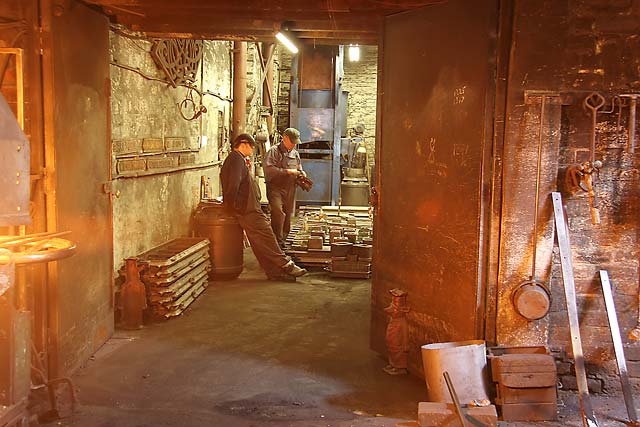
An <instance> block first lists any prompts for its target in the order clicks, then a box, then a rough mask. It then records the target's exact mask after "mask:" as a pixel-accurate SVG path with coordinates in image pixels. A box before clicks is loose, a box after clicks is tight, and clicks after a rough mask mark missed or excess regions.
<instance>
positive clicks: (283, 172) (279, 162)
mask: <svg viewBox="0 0 640 427" xmlns="http://www.w3.org/2000/svg"><path fill="white" fill-rule="evenodd" d="M262 166H263V169H264V178H265V181H266V183H267V187H269V188H281V189H284V190H292V189H294V188H295V182H296V177H295V176H294V175H289V174H288V173H287V169H298V170H302V161H301V160H300V154H299V153H298V150H296V148H295V147H293V148H292V149H291V151H287V149H286V148H285V146H284V143H282V142H281V143H280V144H278V145H274V146H273V147H271V148H269V151H267V154H266V155H265V156H264V161H263V162H262Z"/></svg>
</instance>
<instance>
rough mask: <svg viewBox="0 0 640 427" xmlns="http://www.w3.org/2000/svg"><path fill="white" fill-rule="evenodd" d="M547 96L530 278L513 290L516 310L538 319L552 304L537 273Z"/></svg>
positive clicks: (540, 132)
mask: <svg viewBox="0 0 640 427" xmlns="http://www.w3.org/2000/svg"><path fill="white" fill-rule="evenodd" d="M546 105H547V97H546V96H545V95H542V96H541V100H540V125H539V128H538V162H537V166H536V189H535V202H534V205H533V232H532V237H531V246H532V247H533V250H532V255H531V257H532V261H531V276H530V277H529V280H525V281H524V282H522V283H520V284H519V285H518V286H517V287H516V288H515V289H514V291H513V294H512V301H513V305H514V307H515V309H516V311H517V312H518V313H519V314H520V315H521V316H523V317H524V318H526V319H527V320H538V319H541V318H543V317H544V316H546V315H547V313H548V312H549V308H550V306H551V292H550V291H549V288H548V287H547V284H546V282H545V281H544V280H541V279H539V278H538V277H537V275H536V260H537V257H538V210H539V206H540V175H541V172H542V141H543V139H544V113H545V108H546Z"/></svg>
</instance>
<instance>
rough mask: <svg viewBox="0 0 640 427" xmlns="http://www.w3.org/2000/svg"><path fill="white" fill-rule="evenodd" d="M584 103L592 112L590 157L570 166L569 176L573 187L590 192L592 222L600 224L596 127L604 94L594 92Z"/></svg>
mask: <svg viewBox="0 0 640 427" xmlns="http://www.w3.org/2000/svg"><path fill="white" fill-rule="evenodd" d="M582 105H583V107H584V108H585V109H587V110H589V112H590V113H591V138H590V140H591V141H590V148H589V151H590V158H589V161H586V162H584V163H582V164H580V165H574V166H570V167H569V168H568V169H567V178H568V180H569V183H570V185H571V186H572V187H573V188H580V189H581V190H583V191H585V192H587V193H588V194H589V207H590V209H591V223H592V224H594V225H597V224H600V210H599V208H598V199H597V197H596V191H595V189H594V183H595V179H594V176H597V175H598V172H599V171H600V168H601V167H602V162H601V161H600V160H596V127H597V116H598V110H600V109H601V108H602V107H603V106H604V105H605V99H604V96H602V95H600V94H599V93H598V92H592V93H591V94H590V95H589V96H587V97H586V98H585V99H584V101H583V102H582Z"/></svg>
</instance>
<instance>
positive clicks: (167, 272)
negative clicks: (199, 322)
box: [138, 237, 211, 318]
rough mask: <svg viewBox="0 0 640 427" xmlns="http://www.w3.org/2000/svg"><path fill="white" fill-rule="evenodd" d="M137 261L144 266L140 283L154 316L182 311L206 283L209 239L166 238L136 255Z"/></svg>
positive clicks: (170, 315)
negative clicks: (158, 244)
mask: <svg viewBox="0 0 640 427" xmlns="http://www.w3.org/2000/svg"><path fill="white" fill-rule="evenodd" d="M138 260H139V261H138V262H139V263H140V264H142V265H143V266H145V269H144V273H143V275H142V282H143V283H144V284H145V287H146V289H147V300H148V306H149V308H148V310H149V312H150V314H151V316H152V317H154V318H170V317H174V316H178V315H180V314H182V312H183V311H184V310H185V309H186V308H187V307H188V306H189V305H190V304H191V303H192V302H193V301H195V299H196V298H197V297H198V296H199V295H200V294H201V293H202V292H203V291H204V289H205V288H206V287H207V285H208V284H209V282H208V277H207V273H208V272H209V270H211V262H210V260H209V240H207V239H204V238H202V237H182V238H178V239H174V240H170V241H168V242H166V243H164V244H162V245H160V246H157V247H155V248H153V249H151V250H149V251H147V252H145V253H143V254H141V255H139V256H138Z"/></svg>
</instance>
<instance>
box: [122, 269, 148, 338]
mask: <svg viewBox="0 0 640 427" xmlns="http://www.w3.org/2000/svg"><path fill="white" fill-rule="evenodd" d="M142 269H143V267H138V259H137V258H127V259H126V260H125V275H126V278H127V280H126V282H125V283H124V285H122V289H121V291H120V309H121V310H122V327H123V328H124V329H140V328H142V326H143V323H144V322H143V314H144V310H145V309H146V308H147V293H146V291H145V287H144V284H143V283H142V281H141V280H140V271H141V270H142Z"/></svg>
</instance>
